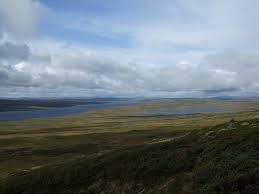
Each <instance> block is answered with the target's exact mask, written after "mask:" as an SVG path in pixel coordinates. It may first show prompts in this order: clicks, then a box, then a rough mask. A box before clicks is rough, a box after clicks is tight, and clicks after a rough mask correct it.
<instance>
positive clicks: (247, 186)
mask: <svg viewBox="0 0 259 194" xmlns="http://www.w3.org/2000/svg"><path fill="white" fill-rule="evenodd" d="M258 167H259V120H258V119H257V120H249V121H242V122H236V121H230V122H228V123H225V124H222V125H218V126H215V127H213V128H207V129H200V130H196V131H193V132H189V133H186V134H185V135H184V136H181V137H178V138H175V139H171V140H170V141H163V142H159V141H158V142H153V143H150V144H143V145H138V146H134V147H129V148H122V149H117V150H114V151H112V152H109V153H105V154H103V155H100V156H97V155H96V156H93V157H87V158H81V159H78V160H74V161H68V162H64V163H62V164H56V165H50V166H47V167H42V168H39V169H35V170H31V171H28V172H23V173H18V174H15V175H13V176H9V177H8V178H6V179H4V180H3V181H2V183H1V190H0V191H1V193H3V194H5V193H8V194H9V193H13V194H16V193H17V194H18V193H23V194H25V193H28V194H29V193H35V194H36V193H39V194H40V193H41V194H43V193H161V194H162V193H249V194H250V193H258V192H259V168H258ZM39 188H40V189H39Z"/></svg>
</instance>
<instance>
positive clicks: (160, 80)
mask: <svg viewBox="0 0 259 194" xmlns="http://www.w3.org/2000/svg"><path fill="white" fill-rule="evenodd" d="M17 16H18V17H17ZM258 17H259V2H258V1H256V0H247V1H243V0H228V1H225V0H218V1H213V0H208V1H203V0H161V1H155V0H123V1H122V0H109V1H103V0H75V1H65V0H0V80H1V81H2V82H1V84H0V88H1V91H3V93H2V94H1V96H9V97H10V96H11V97H12V96H14V95H18V96H32V95H33V96H42V95H46V96H53V95H54V96H55V95H60V96H148V97H153V96H158V97H160V96H163V97H186V96H188V97H189V96H192V97H210V96H222V95H224V96H225V95H229V96H236V95H237V96H249V95H257V91H258V89H259V79H258V78H257V77H258V76H257V72H258V70H259V63H258V62H259V56H258V50H259V46H258V44H257V42H258V41H259V27H258V25H257V18H258ZM12 50H15V53H13V52H12ZM21 56H22V57H21ZM60 91H63V92H60Z"/></svg>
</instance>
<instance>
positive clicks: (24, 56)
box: [0, 42, 30, 61]
mask: <svg viewBox="0 0 259 194" xmlns="http://www.w3.org/2000/svg"><path fill="white" fill-rule="evenodd" d="M29 54H30V49H29V47H28V46H27V45H26V44H15V43H12V42H4V43H2V44H0V60H19V61H20V60H28V57H29Z"/></svg>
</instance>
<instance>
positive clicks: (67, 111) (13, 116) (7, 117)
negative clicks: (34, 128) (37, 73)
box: [0, 100, 137, 121]
mask: <svg viewBox="0 0 259 194" xmlns="http://www.w3.org/2000/svg"><path fill="white" fill-rule="evenodd" d="M136 103H137V101H134V100H116V101H109V102H103V103H96V104H86V105H76V106H71V107H62V108H48V109H44V110H31V111H10V112H0V121H15V120H24V119H31V118H47V117H58V116H65V115H71V114H79V113H83V112H88V111H91V110H97V109H101V108H108V107H113V106H121V105H130V104H136Z"/></svg>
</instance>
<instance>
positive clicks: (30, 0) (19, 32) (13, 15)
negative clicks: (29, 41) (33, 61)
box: [0, 0, 47, 38]
mask: <svg viewBox="0 0 259 194" xmlns="http://www.w3.org/2000/svg"><path fill="white" fill-rule="evenodd" d="M46 11H47V8H46V7H44V6H43V5H42V4H41V3H40V2H39V1H34V0H0V29H1V30H2V33H3V31H4V32H8V33H10V34H12V35H13V36H14V37H15V38H24V37H28V36H32V35H35V33H36V32H37V25H38V22H39V19H40V17H41V16H42V15H43V14H44V12H46Z"/></svg>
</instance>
